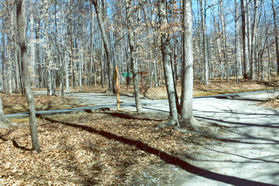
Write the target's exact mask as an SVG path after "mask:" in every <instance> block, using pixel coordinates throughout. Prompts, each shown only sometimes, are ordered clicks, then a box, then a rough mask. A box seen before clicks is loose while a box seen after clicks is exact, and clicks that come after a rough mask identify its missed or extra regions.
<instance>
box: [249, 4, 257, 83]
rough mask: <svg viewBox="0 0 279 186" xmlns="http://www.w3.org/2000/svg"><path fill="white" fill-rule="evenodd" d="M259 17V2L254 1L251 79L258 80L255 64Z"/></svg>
mask: <svg viewBox="0 0 279 186" xmlns="http://www.w3.org/2000/svg"><path fill="white" fill-rule="evenodd" d="M257 15H258V0H254V19H253V25H252V36H251V40H252V41H251V43H252V45H251V54H250V55H251V57H250V59H251V71H250V74H251V78H252V79H256V75H255V64H256V56H257V54H256V53H257V49H256V40H257V27H258V25H257V23H258V20H257Z"/></svg>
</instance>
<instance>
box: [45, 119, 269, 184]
mask: <svg viewBox="0 0 279 186" xmlns="http://www.w3.org/2000/svg"><path fill="white" fill-rule="evenodd" d="M44 119H45V120H47V121H50V122H55V123H60V124H63V125H65V126H70V127H73V128H78V129H80V130H84V131H87V132H90V133H92V134H97V135H100V136H103V137H105V138H107V139H109V140H115V141H118V142H120V143H123V144H125V145H130V146H134V147H136V148H137V149H139V150H142V151H144V152H146V153H149V154H153V155H155V156H157V157H158V158H160V159H161V160H163V161H164V162H166V163H168V164H172V165H175V166H178V167H180V168H181V169H183V170H185V171H187V172H189V173H192V174H195V175H198V176H201V177H204V178H208V179H211V180H215V181H219V182H223V183H227V184H233V185H272V184H266V183H262V182H256V181H252V180H248V179H243V178H238V177H234V176H227V175H223V174H219V173H215V172H212V171H208V170H205V169H202V168H199V167H196V166H194V165H191V164H190V163H188V162H186V161H184V160H182V159H180V158H178V157H175V156H173V155H170V154H168V153H166V152H163V151H161V150H158V149H155V148H153V147H150V146H149V145H148V144H146V143H143V142H141V141H138V140H133V139H128V138H125V137H123V136H118V135H115V134H113V133H110V132H106V131H103V130H97V129H94V128H91V127H88V126H84V125H80V124H74V123H68V122H62V121H58V120H54V119H50V118H45V117H44Z"/></svg>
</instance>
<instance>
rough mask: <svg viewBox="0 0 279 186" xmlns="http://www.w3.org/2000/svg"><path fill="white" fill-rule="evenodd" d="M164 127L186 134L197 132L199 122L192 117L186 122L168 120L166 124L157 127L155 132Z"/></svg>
mask: <svg viewBox="0 0 279 186" xmlns="http://www.w3.org/2000/svg"><path fill="white" fill-rule="evenodd" d="M165 127H173V129H174V130H177V131H179V132H181V133H186V132H188V131H189V130H193V131H198V130H199V122H198V121H197V120H196V119H195V118H194V117H192V118H191V119H189V120H187V121H185V120H184V121H183V120H180V121H179V120H174V119H168V121H167V122H166V123H162V124H160V125H158V126H157V127H156V128H155V130H159V129H161V128H165Z"/></svg>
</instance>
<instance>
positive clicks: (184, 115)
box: [181, 0, 197, 128]
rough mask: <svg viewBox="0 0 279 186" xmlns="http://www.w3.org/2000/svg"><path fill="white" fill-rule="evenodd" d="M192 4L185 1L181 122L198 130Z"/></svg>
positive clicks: (189, 1) (188, 0)
mask: <svg viewBox="0 0 279 186" xmlns="http://www.w3.org/2000/svg"><path fill="white" fill-rule="evenodd" d="M192 24H193V23H192V3H191V0H184V1H183V24H182V28H183V64H182V72H183V73H182V95H181V120H182V125H183V126H189V127H192V128H196V123H197V122H196V120H195V118H194V114H193V39H192Z"/></svg>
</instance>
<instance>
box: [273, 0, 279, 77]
mask: <svg viewBox="0 0 279 186" xmlns="http://www.w3.org/2000/svg"><path fill="white" fill-rule="evenodd" d="M272 12H273V24H274V35H275V50H276V61H277V75H279V44H278V30H277V23H276V10H275V6H274V0H272Z"/></svg>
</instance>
